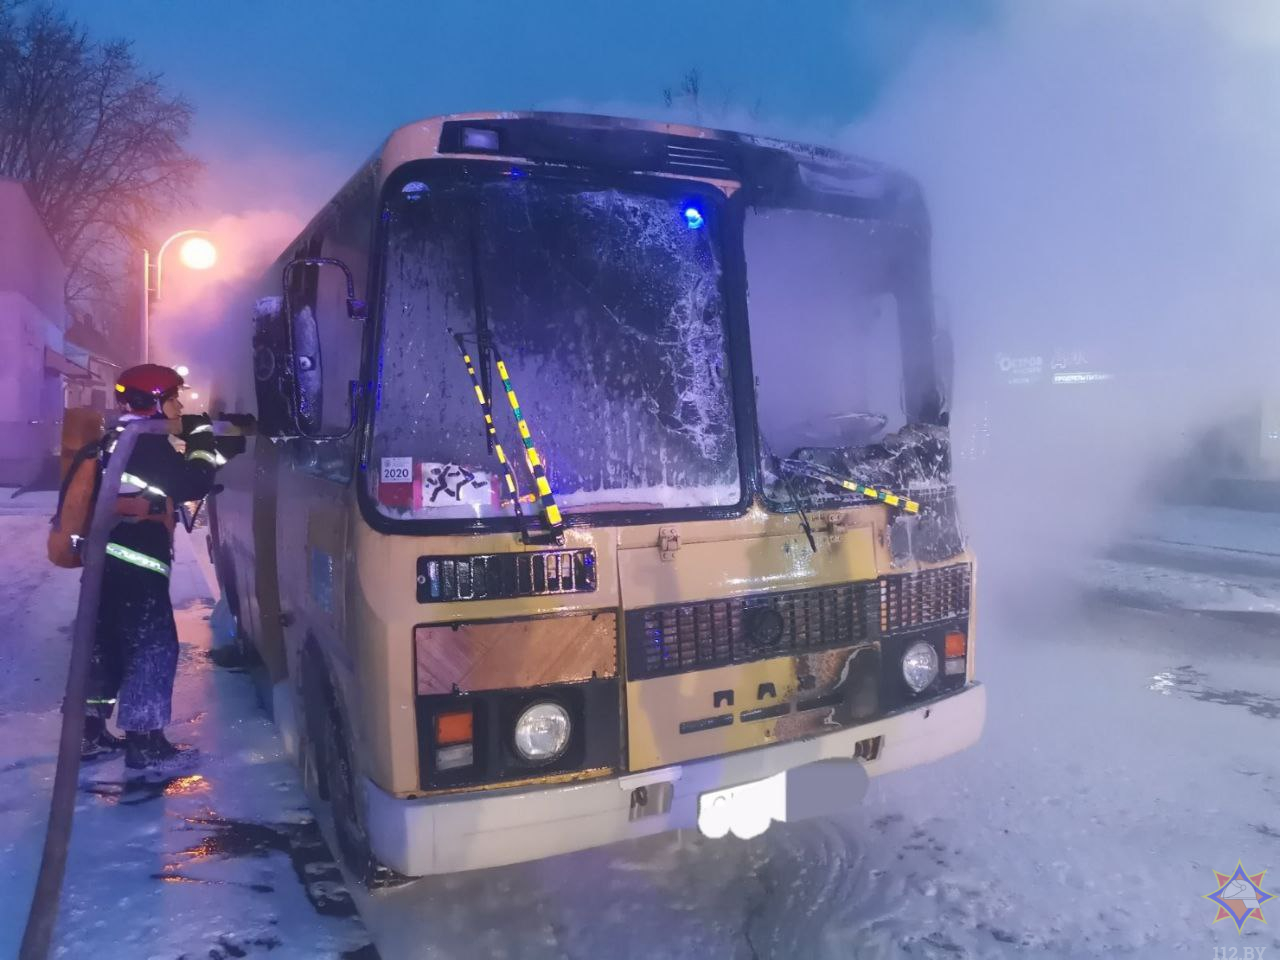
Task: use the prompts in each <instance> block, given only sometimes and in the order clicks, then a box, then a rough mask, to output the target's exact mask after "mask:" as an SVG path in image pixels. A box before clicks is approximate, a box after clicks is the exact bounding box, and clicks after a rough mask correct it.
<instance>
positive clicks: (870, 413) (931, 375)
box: [744, 208, 949, 509]
mask: <svg viewBox="0 0 1280 960" xmlns="http://www.w3.org/2000/svg"><path fill="white" fill-rule="evenodd" d="M744 230H745V232H744V245H745V250H746V255H747V289H748V313H749V318H750V328H751V356H752V368H753V371H754V374H755V392H756V408H757V418H758V424H759V430H760V439H761V443H760V449H761V453H762V462H761V475H762V479H763V487H764V493H765V498H766V500H767V502H768V503H769V505H770V506H771V507H773V508H774V509H793V508H794V506H795V502H794V498H793V497H792V496H791V493H792V492H795V493H796V494H798V495H801V496H802V499H805V500H808V501H811V502H812V501H817V502H822V501H827V500H829V501H832V502H834V503H837V504H841V503H847V502H864V500H865V498H863V497H861V496H860V495H859V494H857V493H854V492H849V491H847V490H842V489H840V488H839V487H837V486H835V485H833V484H830V483H823V482H822V481H821V480H815V479H813V478H812V477H809V476H805V475H803V474H800V473H798V472H797V471H794V470H788V469H787V464H786V461H787V460H802V461H810V462H812V463H814V464H816V465H817V466H820V467H822V468H824V469H825V470H826V471H828V472H830V473H832V474H835V475H839V476H841V477H845V478H848V479H850V480H854V481H856V482H858V483H862V484H866V485H871V486H876V487H880V486H884V487H888V488H890V489H900V490H901V491H902V492H904V493H905V492H906V491H907V490H919V489H921V488H928V487H930V486H936V485H941V484H943V483H945V480H946V474H947V472H948V470H949V451H948V446H947V438H946V432H945V430H944V429H943V411H942V398H941V394H940V391H939V387H938V378H937V375H936V371H935V364H934V343H933V322H932V313H931V307H932V304H931V295H930V291H929V287H928V282H927V264H926V263H925V262H924V260H923V254H922V253H920V252H918V251H919V250H920V249H921V248H920V247H919V246H918V245H917V244H915V243H913V242H912V239H911V237H910V235H909V234H907V232H906V231H905V230H904V229H903V228H901V227H897V226H894V225H890V224H886V223H882V222H876V221H868V220H858V219H853V218H850V217H844V216H837V215H834V214H828V213H823V212H819V211H816V210H795V209H781V208H756V209H751V210H749V211H748V212H747V217H746V223H745V225H744ZM779 461H782V465H781V467H780V465H779ZM788 474H792V475H790V476H788Z"/></svg>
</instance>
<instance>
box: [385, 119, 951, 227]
mask: <svg viewBox="0 0 1280 960" xmlns="http://www.w3.org/2000/svg"><path fill="white" fill-rule="evenodd" d="M468 131H486V132H488V133H491V134H494V135H495V139H496V147H494V148H492V149H477V147H476V146H475V145H474V144H475V140H476V138H475V134H474V133H468ZM432 156H440V157H462V156H466V157H475V158H477V159H479V158H483V157H486V156H488V157H501V158H505V159H514V158H521V159H524V160H527V161H530V162H532V163H546V164H556V165H564V166H582V167H589V168H592V169H595V170H616V171H618V172H620V173H622V172H626V173H656V174H662V175H666V176H686V177H698V178H706V179H711V180H718V181H725V182H730V183H735V184H740V185H741V187H742V189H743V190H744V191H745V195H746V198H747V199H748V201H750V202H752V203H758V204H761V205H766V206H809V205H813V203H814V202H815V198H818V197H821V199H822V206H823V207H824V208H826V209H830V210H831V211H832V212H840V213H846V214H848V215H850V216H858V217H866V218H870V219H881V220H889V221H894V222H897V223H899V224H901V225H903V226H908V227H911V228H913V229H915V230H918V231H920V232H923V233H926V234H927V232H928V219H927V214H926V211H925V206H924V202H923V200H922V198H921V194H920V189H919V186H918V185H917V183H916V181H915V180H913V179H912V178H911V177H909V176H907V175H906V174H905V173H902V172H900V171H898V170H894V169H892V168H890V167H888V166H885V165H882V164H878V163H873V162H871V161H868V160H864V159H862V158H860V157H855V156H852V155H849V154H845V153H841V152H839V151H837V150H832V149H830V148H828V147H820V146H813V145H809V144H801V143H793V142H790V141H785V140H776V139H770V138H767V137H759V136H751V135H749V134H743V133H735V132H733V131H727V130H714V129H710V128H705V127H693V126H688V125H685V124H677V123H660V122H655V121H647V120H631V119H625V118H620V117H605V116H595V115H591V114H576V113H475V114H457V115H452V116H446V117H437V118H432V119H429V120H424V121H419V122H417V123H412V124H408V125H406V126H404V127H401V128H400V129H399V130H397V131H396V132H395V133H393V134H392V135H391V136H390V137H389V138H388V139H387V141H386V144H385V145H384V147H383V149H382V151H381V152H380V156H379V159H380V160H381V161H382V162H381V168H382V169H381V178H382V179H385V177H386V176H387V175H389V174H390V173H391V172H392V171H393V170H394V168H395V167H397V166H399V165H400V164H401V163H403V162H407V161H409V160H412V159H423V158H427V157H432Z"/></svg>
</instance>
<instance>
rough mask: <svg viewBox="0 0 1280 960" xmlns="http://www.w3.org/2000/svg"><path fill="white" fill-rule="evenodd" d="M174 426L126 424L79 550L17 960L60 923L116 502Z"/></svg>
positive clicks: (46, 942) (46, 940) (38, 958)
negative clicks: (54, 744)
mask: <svg viewBox="0 0 1280 960" xmlns="http://www.w3.org/2000/svg"><path fill="white" fill-rule="evenodd" d="M170 429H171V424H170V423H169V422H168V421H164V420H135V421H132V422H130V423H128V424H127V425H126V426H125V428H124V430H123V432H122V433H121V434H120V437H119V439H118V440H117V442H116V446H115V449H114V450H113V451H112V453H111V457H110V459H109V460H108V461H107V467H106V470H105V471H103V476H102V482H101V486H100V487H99V490H98V496H97V499H96V501H95V503H94V507H93V516H92V519H91V521H90V523H89V532H88V536H86V537H85V541H84V544H83V546H82V548H81V556H82V557H83V558H84V567H83V571H82V573H81V575H80V599H79V602H78V603H77V605H76V618H75V626H74V628H73V630H72V634H71V663H70V666H69V667H68V669H67V688H66V695H65V698H64V700H63V704H62V732H61V736H60V738H59V741H58V760H57V769H56V772H55V773H54V778H53V793H52V795H51V797H50V800H49V822H48V826H47V828H46V831H45V838H44V850H43V852H42V854H41V858H40V872H39V874H38V875H37V877H36V885H35V892H34V893H33V894H32V897H31V909H30V910H29V911H28V913H27V925H26V929H25V930H24V931H23V934H22V947H21V949H20V951H19V953H18V957H19V960H45V958H46V957H47V956H48V954H49V946H50V943H51V942H52V940H53V931H54V927H55V925H56V923H57V919H58V901H59V898H60V896H61V893H62V880H63V876H64V875H65V873H66V867H67V850H68V847H69V846H70V842H71V822H72V817H73V815H74V813H75V801H76V788H77V787H78V785H79V779H80V743H81V738H82V736H83V733H84V699H85V689H86V687H87V685H88V679H89V664H90V662H91V660H92V656H93V643H94V636H95V633H96V631H97V623H98V603H99V600H100V599H101V596H102V572H103V568H104V567H105V565H106V559H107V541H108V539H109V538H110V536H111V531H112V529H113V528H114V527H115V525H116V523H117V522H118V521H119V518H118V517H117V516H116V512H115V503H116V497H117V496H118V495H119V493H120V481H121V477H122V475H123V474H124V472H125V466H126V464H128V462H129V456H130V454H132V453H133V448H134V447H135V446H136V445H137V442H138V437H139V436H141V435H142V434H147V433H169V432H170ZM243 432H244V431H243V429H242V428H241V427H240V426H239V425H236V424H233V423H229V422H227V421H218V422H216V423H215V424H214V433H215V434H218V435H220V436H229V435H230V436H238V435H241V434H243Z"/></svg>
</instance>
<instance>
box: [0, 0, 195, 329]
mask: <svg viewBox="0 0 1280 960" xmlns="http://www.w3.org/2000/svg"><path fill="white" fill-rule="evenodd" d="M191 116H192V109H191V105H190V104H189V103H187V102H186V101H185V100H183V99H182V98H180V97H175V96H173V95H171V94H170V93H168V92H167V91H166V90H165V88H164V85H163V83H162V81H161V78H160V77H159V76H155V75H150V74H144V73H142V72H141V71H140V70H139V68H138V64H137V62H136V61H135V60H134V58H133V53H132V51H131V50H130V47H129V45H128V44H127V43H123V42H118V41H117V42H109V43H99V42H95V41H93V40H91V39H90V38H89V37H88V35H87V34H86V33H85V32H84V31H82V30H81V29H80V28H79V27H78V26H77V25H76V24H74V23H72V22H71V21H70V20H68V19H67V18H66V16H64V15H63V14H62V13H60V12H57V11H56V10H54V9H53V8H52V7H50V6H48V5H47V4H45V3H38V2H33V0H0V176H5V177H12V178H15V179H19V180H24V181H28V183H29V186H30V191H31V195H32V197H33V198H34V202H35V204H36V206H37V208H38V209H39V210H40V213H41V216H42V217H43V218H44V221H45V224H46V225H47V226H48V228H49V232H50V233H51V234H52V235H53V238H54V241H55V242H56V243H57V244H58V247H59V249H60V251H61V252H62V255H63V259H64V260H65V261H66V263H67V266H68V270H69V272H70V276H69V277H68V281H67V298H68V302H69V303H71V304H75V303H77V302H80V301H84V300H87V299H96V300H104V299H106V300H110V299H113V298H114V295H115V294H116V293H117V292H118V291H117V290H116V288H118V287H119V286H120V285H121V283H122V279H123V275H124V267H125V264H126V262H127V260H128V258H130V257H131V256H132V255H133V254H134V253H135V252H136V250H137V247H138V245H139V244H140V242H141V238H142V237H143V236H145V234H146V231H147V227H148V225H149V224H152V223H154V222H155V221H156V220H158V219H160V218H161V217H163V216H165V215H166V214H168V213H169V212H170V211H172V210H173V209H175V208H177V207H179V206H181V205H182V204H183V203H185V202H186V200H187V195H188V191H189V189H190V187H191V185H192V183H193V181H194V179H195V177H196V176H197V175H198V173H199V171H200V169H201V164H200V163H199V161H197V160H196V159H195V158H194V157H192V156H191V155H190V154H188V153H187V152H186V150H185V149H184V147H183V143H184V141H185V140H186V138H187V134H188V131H189V127H190V123H191Z"/></svg>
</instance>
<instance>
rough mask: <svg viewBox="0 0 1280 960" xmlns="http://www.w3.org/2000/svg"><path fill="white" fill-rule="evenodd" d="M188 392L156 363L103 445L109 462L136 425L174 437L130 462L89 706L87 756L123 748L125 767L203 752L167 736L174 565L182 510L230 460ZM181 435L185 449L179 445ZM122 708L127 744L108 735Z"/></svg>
mask: <svg viewBox="0 0 1280 960" xmlns="http://www.w3.org/2000/svg"><path fill="white" fill-rule="evenodd" d="M182 387H183V380H182V377H181V376H179V375H178V373H177V371H176V370H172V369H170V368H169V367H163V366H159V365H157V364H151V363H147V364H142V365H141V366H137V367H132V368H130V369H128V370H126V371H124V372H123V373H122V374H121V375H120V379H119V380H118V381H117V383H116V387H115V390H116V401H117V403H118V404H119V407H120V418H119V421H118V423H117V425H116V426H115V427H114V428H113V430H110V431H108V433H107V436H106V437H105V438H104V440H103V444H102V461H103V465H104V466H105V463H106V460H108V459H109V458H110V456H111V451H112V450H113V449H114V448H115V445H116V442H117V440H118V438H119V434H120V432H121V431H123V430H124V427H125V425H126V424H128V423H129V422H130V421H133V420H143V419H164V420H168V421H169V422H170V423H171V424H172V429H171V431H170V433H168V434H142V435H140V436H139V437H138V438H137V445H136V446H135V447H134V449H133V453H132V454H131V455H130V457H129V462H128V463H127V464H126V465H125V470H124V474H123V477H122V479H121V484H120V496H119V498H118V500H117V503H116V513H117V514H118V515H119V517H120V520H119V522H118V523H117V524H116V525H115V527H114V528H113V529H112V531H111V537H110V541H109V543H108V544H107V558H106V566H105V569H104V571H103V579H102V595H101V601H100V604H99V608H98V632H97V637H96V640H95V644H94V651H93V660H92V665H91V668H90V677H89V694H88V702H87V703H86V710H85V730H84V741H83V745H82V757H84V758H86V759H89V758H94V757H99V756H101V755H103V754H106V753H112V752H117V751H119V750H120V749H122V748H123V750H124V752H125V765H126V766H127V767H129V768H131V769H135V770H155V771H160V772H163V771H166V770H174V769H180V768H184V767H187V766H189V765H190V764H191V763H192V762H194V760H195V759H196V758H197V756H198V753H197V751H196V749H195V748H194V747H190V746H187V745H185V744H174V743H170V742H169V740H168V739H167V738H166V737H165V735H164V728H165V726H166V725H168V723H169V719H170V708H171V699H172V696H173V681H174V676H175V674H176V671H177V663H178V631H177V626H176V624H175V623H174V618H173V604H172V601H171V600H170V597H169V569H170V565H171V563H172V562H173V530H174V525H175V518H176V509H177V504H179V503H183V502H187V501H191V500H200V499H202V498H204V497H205V496H206V495H208V493H209V491H210V489H211V488H212V487H213V477H214V473H215V471H216V470H217V468H218V466H220V465H221V464H222V463H224V462H225V459H224V458H223V457H222V456H221V455H220V454H219V453H218V451H217V450H216V449H215V446H214V434H213V425H212V423H211V422H210V420H209V418H208V417H207V416H185V417H184V416H183V415H182V402H181V400H180V399H179V391H180V390H181V389H182ZM174 435H176V436H177V438H178V440H180V441H181V444H179V445H175V444H174V443H173V442H172V440H173V436H174ZM179 446H181V447H182V448H183V449H182V450H181V451H180V450H179ZM113 707H114V708H115V709H116V723H117V725H118V726H119V727H120V729H121V730H123V731H124V734H125V735H124V738H123V739H121V738H119V737H116V736H114V735H112V734H111V732H110V731H108V729H107V719H108V718H109V717H110V716H111V712H112V708H113Z"/></svg>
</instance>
